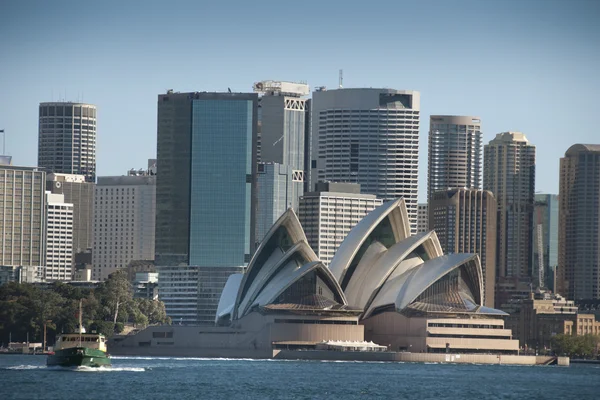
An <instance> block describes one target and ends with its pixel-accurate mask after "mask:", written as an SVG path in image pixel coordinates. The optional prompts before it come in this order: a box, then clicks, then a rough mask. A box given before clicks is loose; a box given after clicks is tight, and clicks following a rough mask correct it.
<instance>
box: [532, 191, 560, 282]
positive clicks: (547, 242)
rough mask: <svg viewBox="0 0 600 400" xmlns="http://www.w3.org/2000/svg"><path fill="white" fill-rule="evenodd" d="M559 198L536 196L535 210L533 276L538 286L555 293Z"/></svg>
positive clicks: (553, 195) (548, 195)
mask: <svg viewBox="0 0 600 400" xmlns="http://www.w3.org/2000/svg"><path fill="white" fill-rule="evenodd" d="M558 207H559V202H558V196H557V195H555V194H536V195H535V204H534V208H533V268H532V269H533V274H534V278H535V279H534V282H536V285H537V286H539V287H543V288H548V289H550V290H552V291H555V290H556V289H555V287H554V277H555V275H556V267H557V265H558Z"/></svg>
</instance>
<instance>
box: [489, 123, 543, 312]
mask: <svg viewBox="0 0 600 400" xmlns="http://www.w3.org/2000/svg"><path fill="white" fill-rule="evenodd" d="M484 164H485V166H484V170H483V188H484V189H485V190H489V191H491V192H492V193H493V194H494V196H495V197H496V202H497V205H498V211H497V213H498V219H497V221H498V223H497V252H496V268H497V273H498V276H497V278H498V279H497V280H496V281H497V284H500V285H504V283H505V282H506V281H507V280H510V281H511V282H512V283H511V284H512V286H515V285H516V286H519V285H520V284H522V283H524V282H527V284H528V283H530V282H531V259H532V233H533V231H532V230H533V203H534V192H535V146H533V145H531V144H529V142H528V141H527V138H526V137H525V135H524V134H522V133H521V132H504V133H499V134H497V135H496V137H495V138H494V139H493V140H491V141H490V142H489V144H487V145H485V146H484ZM516 289H518V288H517V287H515V290H516ZM507 291H508V289H506V286H503V289H498V291H497V296H501V298H497V303H496V305H497V306H502V304H503V303H504V302H505V301H506V296H504V292H507ZM502 296H504V297H502Z"/></svg>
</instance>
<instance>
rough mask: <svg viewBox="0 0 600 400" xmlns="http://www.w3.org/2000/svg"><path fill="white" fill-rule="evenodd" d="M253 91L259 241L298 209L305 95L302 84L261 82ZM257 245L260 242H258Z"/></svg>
mask: <svg viewBox="0 0 600 400" xmlns="http://www.w3.org/2000/svg"><path fill="white" fill-rule="evenodd" d="M254 91H255V92H258V93H262V94H263V95H262V96H261V97H260V98H259V102H258V119H259V121H258V123H259V134H260V138H261V151H260V157H261V162H262V164H259V166H258V168H259V171H258V180H257V197H258V201H257V208H256V215H257V217H256V220H257V224H256V227H257V233H256V240H257V242H260V241H261V240H262V238H263V237H264V235H265V234H266V233H267V231H268V230H269V229H270V228H271V225H273V224H274V223H275V221H277V219H278V218H279V217H280V216H281V215H282V214H283V213H284V212H285V211H286V210H287V209H288V208H289V207H292V208H293V209H295V210H296V211H297V210H298V200H299V198H300V196H302V194H303V193H304V181H305V169H306V168H305V157H304V152H305V142H304V141H305V133H306V132H305V131H306V129H305V128H306V113H307V110H306V102H307V101H306V99H303V98H302V97H303V96H306V95H307V94H308V93H309V88H308V85H306V84H302V83H292V82H280V81H261V82H257V83H255V84H254ZM257 244H258V243H257Z"/></svg>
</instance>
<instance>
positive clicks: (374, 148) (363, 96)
mask: <svg viewBox="0 0 600 400" xmlns="http://www.w3.org/2000/svg"><path fill="white" fill-rule="evenodd" d="M311 112H312V138H311V143H310V149H311V150H310V152H311V154H310V160H311V166H310V177H309V181H310V188H311V190H312V188H314V184H315V183H316V182H352V183H358V184H360V187H361V193H367V194H373V195H375V196H377V197H378V198H380V199H383V200H392V199H394V200H395V199H398V198H401V197H402V198H404V200H405V201H406V207H407V209H408V216H409V219H410V224H411V231H412V233H413V234H414V233H416V229H417V189H418V188H417V186H418V181H417V180H418V167H419V118H420V94H419V92H416V91H412V90H394V89H337V90H321V91H316V92H314V93H313V98H312V103H311Z"/></svg>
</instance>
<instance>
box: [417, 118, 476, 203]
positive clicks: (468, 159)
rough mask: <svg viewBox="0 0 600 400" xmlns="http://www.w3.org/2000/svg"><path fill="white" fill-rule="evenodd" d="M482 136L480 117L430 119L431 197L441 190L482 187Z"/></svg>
mask: <svg viewBox="0 0 600 400" xmlns="http://www.w3.org/2000/svg"><path fill="white" fill-rule="evenodd" d="M482 138H483V134H482V133H481V119H480V118H479V117H466V116H456V115H432V116H431V117H430V118H429V147H428V165H429V167H428V170H427V199H429V198H431V195H432V194H433V193H435V192H437V191H440V190H447V189H452V188H468V189H481V169H482V168H481V167H482V165H481V164H482V145H483V141H482Z"/></svg>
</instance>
